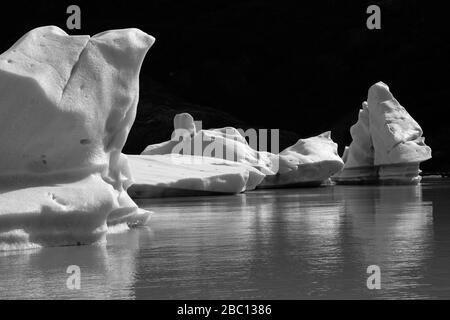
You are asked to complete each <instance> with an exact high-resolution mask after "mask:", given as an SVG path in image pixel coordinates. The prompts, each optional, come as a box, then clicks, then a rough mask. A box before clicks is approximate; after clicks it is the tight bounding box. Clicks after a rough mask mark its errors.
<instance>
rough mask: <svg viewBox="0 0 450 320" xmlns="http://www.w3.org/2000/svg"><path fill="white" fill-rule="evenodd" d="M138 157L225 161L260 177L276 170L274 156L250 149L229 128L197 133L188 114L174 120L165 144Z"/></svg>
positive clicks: (152, 147) (153, 146) (145, 151)
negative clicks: (248, 168) (178, 156)
mask: <svg viewBox="0 0 450 320" xmlns="http://www.w3.org/2000/svg"><path fill="white" fill-rule="evenodd" d="M141 154H142V155H163V154H183V155H194V156H198V157H211V158H217V159H225V160H228V161H234V162H239V163H242V164H245V165H249V166H252V167H254V168H256V169H257V170H259V171H261V172H262V173H263V174H275V171H276V170H277V168H276V165H277V164H276V163H275V162H274V159H275V158H276V157H275V155H274V154H272V153H270V152H267V151H257V150H255V149H253V148H252V147H250V145H249V144H248V143H247V141H246V139H245V137H244V136H243V135H242V134H241V133H240V132H239V130H237V129H235V128H232V127H225V128H218V129H209V130H198V129H197V127H196V125H195V122H194V119H193V118H192V116H191V115H190V114H188V113H181V114H177V115H176V116H175V117H174V131H173V133H172V137H171V139H170V140H169V141H166V142H162V143H158V144H153V145H149V146H147V147H146V148H145V150H144V151H143V152H142V153H141Z"/></svg>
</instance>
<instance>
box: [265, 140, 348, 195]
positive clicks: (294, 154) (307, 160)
mask: <svg viewBox="0 0 450 320" xmlns="http://www.w3.org/2000/svg"><path fill="white" fill-rule="evenodd" d="M278 156H279V171H278V172H277V174H276V175H268V176H266V177H265V179H264V181H263V182H262V183H261V184H260V185H259V187H260V188H269V187H284V186H301V185H305V186H307V185H311V186H313V185H320V184H322V183H324V182H328V181H329V179H330V177H331V176H332V175H334V174H335V173H337V172H339V171H341V170H342V168H343V166H344V162H343V161H342V159H341V158H340V157H339V155H338V153H337V144H336V143H334V142H333V140H331V133H330V132H329V131H328V132H325V133H322V134H320V135H318V136H316V137H311V138H307V139H300V140H298V141H297V143H296V144H294V145H293V146H291V147H289V148H287V149H285V150H283V151H282V152H280V153H279V155H278Z"/></svg>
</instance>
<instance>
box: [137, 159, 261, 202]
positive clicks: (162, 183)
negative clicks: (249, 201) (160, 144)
mask: <svg viewBox="0 0 450 320" xmlns="http://www.w3.org/2000/svg"><path fill="white" fill-rule="evenodd" d="M128 162H129V167H130V171H131V175H132V177H133V185H132V186H131V187H130V188H129V189H128V193H129V195H130V196H131V197H132V198H159V197H174V196H193V195H208V194H235V193H240V192H243V191H246V190H253V189H255V188H256V186H257V185H258V184H259V183H261V181H262V180H263V179H264V174H262V173H261V172H260V171H259V170H257V169H255V168H253V167H252V166H249V165H245V164H241V163H238V162H234V161H228V160H223V159H217V158H212V157H201V156H191V155H180V154H165V155H128Z"/></svg>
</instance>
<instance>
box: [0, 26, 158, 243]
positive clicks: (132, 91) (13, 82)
mask: <svg viewBox="0 0 450 320" xmlns="http://www.w3.org/2000/svg"><path fill="white" fill-rule="evenodd" d="M153 42H154V39H153V38H152V37H151V36H149V35H147V34H146V33H144V32H142V31H140V30H138V29H123V30H112V31H107V32H103V33H100V34H97V35H95V36H93V37H89V36H69V35H67V34H66V33H65V32H64V31H63V30H61V29H59V28H58V27H54V26H47V27H41V28H37V29H34V30H31V31H30V32H28V33H27V34H25V35H24V36H23V37H22V38H21V39H19V40H18V41H17V42H16V43H15V44H14V45H13V46H12V47H11V48H10V49H9V50H8V51H6V52H5V53H3V54H1V55H0V97H1V98H0V155H1V156H0V247H2V248H8V247H12V248H14V247H17V246H19V247H20V246H27V245H29V246H45V245H73V244H88V243H97V242H103V241H104V240H105V234H106V232H107V224H116V223H122V222H125V223H128V224H139V223H145V221H146V220H147V219H148V214H149V213H148V212H145V211H143V210H140V209H138V207H137V206H136V204H135V203H134V202H133V201H132V200H131V198H130V197H129V196H128V194H127V192H126V189H127V188H128V187H129V186H130V184H131V178H130V176H129V174H128V173H129V169H128V168H127V166H128V165H127V158H126V156H125V155H123V154H122V153H121V150H122V147H123V145H124V143H125V141H126V138H127V136H128V132H129V130H130V127H131V125H132V124H133V122H134V119H135V115H136V106H137V102H138V97H139V71H140V68H141V64H142V61H143V59H144V56H145V54H146V52H147V50H148V49H149V48H150V47H151V45H152V44H153Z"/></svg>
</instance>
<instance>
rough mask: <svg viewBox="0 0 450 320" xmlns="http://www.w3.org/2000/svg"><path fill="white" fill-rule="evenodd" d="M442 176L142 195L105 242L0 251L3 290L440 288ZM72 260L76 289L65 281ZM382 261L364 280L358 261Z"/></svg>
mask: <svg viewBox="0 0 450 320" xmlns="http://www.w3.org/2000/svg"><path fill="white" fill-rule="evenodd" d="M449 191H450V183H447V182H443V181H440V182H424V183H423V184H422V185H421V186H383V187H377V186H364V187H356V186H335V187H326V188H305V189H287V190H262V191H255V192H250V193H247V194H242V195H237V196H222V197H198V198H193V197H192V198H177V199H152V200H151V201H150V200H148V201H145V202H142V203H141V205H142V206H144V207H148V208H151V209H152V210H153V211H155V215H154V216H153V218H152V223H151V229H149V228H147V229H137V230H131V231H129V232H127V233H121V234H111V235H109V236H108V245H107V246H106V247H101V246H100V247H98V246H97V247H96V246H86V247H66V248H45V249H41V250H39V251H35V252H27V253H23V252H22V253H8V254H3V255H0V297H2V298H14V297H16V298H17V297H22V298H55V297H59V298H137V299H172V298H180V299H196V298H204V299H222V298H223V299H226V298H250V299H252V298H263V299H264V298H268V299H283V298H286V299H297V298H338V299H342V298H450V268H449V266H450V210H449V209H450V197H449V196H448V195H449V194H450V193H449ZM72 264H75V265H79V266H80V268H81V273H82V281H81V290H79V291H70V290H68V289H67V288H66V279H67V277H68V276H69V275H68V274H66V273H65V270H66V268H67V266H68V265H72ZM369 265H378V266H379V267H380V268H381V289H380V290H369V289H367V287H366V280H367V277H368V276H369V275H368V274H367V273H366V269H367V267H368V266H369Z"/></svg>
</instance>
